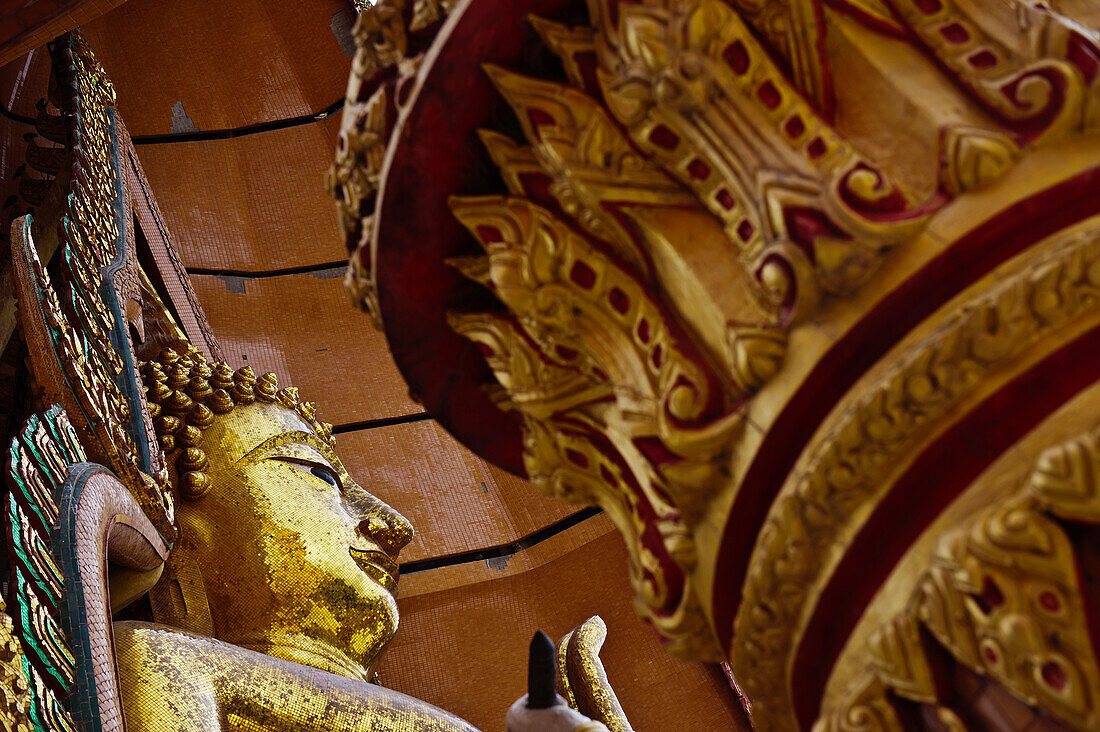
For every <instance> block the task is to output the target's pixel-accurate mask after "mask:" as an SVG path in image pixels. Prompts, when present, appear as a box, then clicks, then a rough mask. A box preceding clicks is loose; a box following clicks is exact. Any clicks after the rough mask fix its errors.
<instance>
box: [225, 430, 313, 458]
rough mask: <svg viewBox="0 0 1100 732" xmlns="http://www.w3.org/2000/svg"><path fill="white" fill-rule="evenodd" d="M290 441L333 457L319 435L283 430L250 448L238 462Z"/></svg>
mask: <svg viewBox="0 0 1100 732" xmlns="http://www.w3.org/2000/svg"><path fill="white" fill-rule="evenodd" d="M290 443H298V444H301V445H305V446H306V447H312V448H313V449H315V450H316V451H317V452H319V453H321V456H322V457H324V458H325V459H327V460H331V459H332V457H331V453H330V452H329V451H328V450H327V449H326V448H327V446H323V445H322V440H321V438H319V437H318V436H317V435H314V434H310V433H309V432H283V433H282V434H279V435H275V436H273V437H269V438H268V439H266V440H264V441H263V442H261V443H260V444H259V445H256V447H254V448H252V449H251V450H249V451H248V453H247V454H245V455H242V456H241V457H240V458H238V459H237V462H238V463H240V462H242V461H244V460H247V459H249V458H251V457H253V456H254V455H257V454H259V453H263V452H267V451H268V450H274V449H275V448H276V447H281V446H283V445H287V444H290Z"/></svg>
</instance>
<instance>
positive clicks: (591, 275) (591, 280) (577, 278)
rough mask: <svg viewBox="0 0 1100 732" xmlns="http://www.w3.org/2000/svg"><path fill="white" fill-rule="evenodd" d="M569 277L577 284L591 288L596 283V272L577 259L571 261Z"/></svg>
mask: <svg viewBox="0 0 1100 732" xmlns="http://www.w3.org/2000/svg"><path fill="white" fill-rule="evenodd" d="M569 279H571V280H573V282H575V283H576V284H577V286H579V287H583V288H584V289H586V290H591V289H592V287H593V285H595V284H596V273H595V272H593V271H592V268H591V267H589V266H588V265H587V264H585V263H584V262H582V261H580V260H579V259H578V260H577V261H576V262H574V263H573V269H571V270H569Z"/></svg>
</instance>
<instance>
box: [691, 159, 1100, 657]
mask: <svg viewBox="0 0 1100 732" xmlns="http://www.w3.org/2000/svg"><path fill="white" fill-rule="evenodd" d="M1097 190H1100V167H1094V168H1091V169H1089V170H1087V171H1085V172H1083V173H1080V174H1078V175H1076V176H1074V177H1073V178H1070V179H1069V180H1066V181H1063V182H1062V183H1059V184H1057V185H1055V186H1052V187H1050V188H1047V189H1045V190H1043V191H1041V192H1039V193H1037V194H1035V195H1033V196H1031V197H1030V198H1028V199H1025V200H1023V201H1019V202H1017V203H1015V204H1013V205H1012V206H1010V207H1008V208H1007V209H1005V210H1004V211H1002V212H1001V213H1000V214H998V215H996V216H995V217H993V218H992V219H990V220H989V221H986V222H984V223H982V224H981V225H979V226H978V228H976V229H974V230H973V231H971V232H970V233H968V234H966V235H965V236H963V237H962V238H960V239H959V240H958V241H957V242H955V244H954V245H952V246H951V247H950V248H949V249H948V250H946V251H944V252H943V253H941V254H940V255H938V256H937V257H936V258H935V259H933V260H932V261H931V262H929V263H928V264H926V265H925V266H924V267H923V268H922V269H921V270H920V271H919V272H917V273H916V274H914V275H913V276H912V277H910V278H909V280H907V281H906V282H905V283H903V284H902V285H901V286H899V287H898V288H897V289H896V290H894V292H892V293H890V294H889V295H887V296H886V297H885V298H883V300H882V301H881V302H879V304H878V305H876V306H875V307H874V308H873V309H872V310H871V311H870V312H869V313H867V314H866V315H865V316H864V317H863V319H862V320H861V321H860V322H859V323H857V324H856V325H855V326H854V327H853V328H852V329H851V330H850V331H849V332H848V333H847V334H846V335H844V336H843V337H842V338H841V339H840V340H839V341H838V342H837V343H836V344H834V346H833V347H832V348H831V349H829V351H828V352H827V353H826V354H825V356H824V357H823V358H822V359H821V361H820V362H818V364H817V366H815V367H814V369H813V371H811V372H810V374H809V376H807V377H806V379H805V381H803V383H802V385H801V386H800V387H799V389H798V391H797V393H795V395H794V396H793V397H792V398H791V400H790V402H789V403H788V404H787V405H786V407H784V409H783V411H782V412H781V413H780V415H779V416H778V417H777V418H776V420H775V422H774V424H773V425H772V427H771V428H770V429H769V430H768V432H767V435H765V437H764V441H763V443H762V444H761V445H760V448H759V449H758V450H757V451H756V456H755V458H754V460H753V463H752V465H751V466H750V467H749V470H748V472H747V473H746V475H745V478H744V480H743V481H742V482H741V486H740V489H739V491H738V494H737V497H736V498H735V499H734V503H733V506H732V508H731V510H730V519H729V522H728V523H727V525H726V528H725V531H724V534H723V537H722V545H721V547H720V549H719V553H718V559H717V563H716V566H715V577H716V578H718V581H716V582H715V584H714V595H713V600H712V601H713V607H714V622H715V628H716V631H717V633H718V637H719V639H720V640H721V642H722V643H723V644H725V646H726V647H728V646H729V643H730V641H731V640H732V635H733V618H734V615H735V614H736V612H737V606H738V605H739V604H740V602H741V585H742V584H743V583H744V579H745V572H746V570H747V568H748V561H749V556H750V554H751V552H752V547H753V544H754V543H755V542H756V537H757V534H758V533H759V532H760V529H761V528H762V527H763V524H764V520H765V518H766V516H767V512H768V508H769V507H770V506H771V504H772V501H773V500H774V499H775V496H776V494H777V493H778V491H779V489H780V487H781V486H782V485H783V481H784V480H785V479H786V477H787V475H788V474H789V473H790V471H791V468H792V467H793V466H794V463H795V461H796V460H797V459H798V456H799V454H800V453H801V452H802V449H803V448H804V447H805V445H806V443H807V441H809V439H810V437H812V436H813V433H814V431H815V430H816V429H817V427H818V425H820V424H821V422H822V420H824V419H825V417H826V415H828V413H829V411H830V410H831V409H832V408H833V407H834V406H835V405H836V403H837V402H838V401H839V400H840V399H841V397H842V396H843V395H844V393H845V392H847V391H848V389H850V388H851V386H852V385H853V384H854V383H855V382H856V381H857V380H858V379H859V377H860V376H862V375H863V373H864V372H865V371H866V370H867V369H868V368H869V367H870V366H871V365H872V364H874V363H875V362H876V361H878V360H879V359H880V358H882V356H883V355H885V354H886V352H887V351H888V350H889V349H890V348H892V347H893V346H894V345H896V344H897V342H898V341H899V340H901V338H902V337H903V336H904V335H905V334H906V333H908V332H909V331H910V330H911V329H912V328H913V327H915V326H916V325H917V324H918V323H920V322H921V321H922V320H924V319H925V318H927V317H928V316H929V315H931V314H932V313H933V312H935V311H936V310H937V309H939V308H940V307H941V306H942V305H943V304H944V303H945V302H947V301H948V300H949V299H951V298H952V297H954V296H955V295H956V294H958V293H959V292H960V291H961V290H963V289H965V288H966V287H968V286H969V285H970V284H972V283H973V282H975V281H976V280H978V279H979V278H981V277H982V276H984V275H986V274H987V273H988V272H990V271H991V270H992V269H993V268H995V267H996V266H998V265H999V264H1001V263H1003V262H1005V261H1007V260H1008V259H1010V258H1011V257H1013V256H1015V255H1016V254H1019V253H1020V252H1022V251H1024V250H1025V249H1027V247H1029V246H1031V245H1032V244H1033V243H1035V242H1037V241H1039V240H1040V239H1043V238H1044V237H1046V236H1049V235H1050V234H1052V233H1054V232H1056V231H1058V230H1060V229H1063V228H1065V227H1066V226H1068V225H1070V224H1072V223H1074V222H1076V221H1080V220H1082V219H1084V218H1087V217H1088V216H1092V215H1094V214H1097V213H1100V196H1097V195H1096V191H1097Z"/></svg>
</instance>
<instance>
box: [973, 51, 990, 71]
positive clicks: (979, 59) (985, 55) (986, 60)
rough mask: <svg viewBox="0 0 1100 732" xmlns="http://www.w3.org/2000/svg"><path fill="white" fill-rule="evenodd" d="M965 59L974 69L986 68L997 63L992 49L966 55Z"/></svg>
mask: <svg viewBox="0 0 1100 732" xmlns="http://www.w3.org/2000/svg"><path fill="white" fill-rule="evenodd" d="M966 60H967V62H968V63H969V64H970V65H971V66H973V67H974V68H976V69H988V68H990V67H991V66H996V65H997V57H996V56H994V55H993V52H992V51H978V52H977V53H976V54H974V55H973V56H968V57H967V59H966Z"/></svg>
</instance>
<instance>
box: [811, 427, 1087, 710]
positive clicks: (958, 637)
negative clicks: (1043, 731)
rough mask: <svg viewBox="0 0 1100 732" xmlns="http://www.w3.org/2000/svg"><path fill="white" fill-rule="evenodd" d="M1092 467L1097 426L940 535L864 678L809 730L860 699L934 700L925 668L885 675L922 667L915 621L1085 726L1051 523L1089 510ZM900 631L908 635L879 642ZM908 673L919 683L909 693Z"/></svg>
mask: <svg viewBox="0 0 1100 732" xmlns="http://www.w3.org/2000/svg"><path fill="white" fill-rule="evenodd" d="M1097 464H1100V429H1094V430H1092V431H1091V432H1089V433H1086V434H1083V435H1081V436H1079V437H1076V438H1074V439H1072V440H1069V441H1067V442H1065V443H1063V444H1061V445H1058V446H1055V447H1053V448H1050V449H1049V450H1047V451H1046V452H1044V453H1043V455H1042V456H1040V458H1039V459H1038V461H1037V462H1036V464H1035V466H1034V468H1033V469H1032V471H1031V473H1030V475H1029V476H1028V478H1027V479H1026V480H1025V481H1024V482H1023V485H1022V486H1021V487H1020V489H1019V491H1018V492H1017V494H1016V495H1015V496H1014V497H1012V498H1010V499H1009V500H1007V501H1005V502H1003V503H1001V504H999V505H996V506H992V507H989V508H986V509H984V510H982V511H980V512H978V513H977V514H976V515H974V516H972V517H971V518H970V519H969V520H967V521H966V522H964V523H963V524H962V525H961V526H958V527H957V528H955V529H954V530H952V531H951V532H949V533H948V534H946V535H945V536H944V537H943V538H942V540H941V541H940V544H939V546H938V548H937V549H936V551H935V553H934V554H933V556H932V558H931V561H930V563H929V566H928V568H927V569H926V570H925V572H924V574H923V575H922V576H921V578H920V580H919V582H918V584H917V587H916V589H915V590H914V593H913V595H912V597H911V598H910V601H909V603H908V606H907V607H906V609H905V610H904V611H903V612H902V613H901V614H899V615H898V616H896V617H895V618H893V619H891V620H890V621H889V622H888V623H887V624H886V625H885V626H884V627H883V628H882V629H880V630H879V631H878V632H877V633H876V634H875V635H874V636H873V637H872V641H871V647H870V650H871V654H872V657H873V660H874V673H873V674H872V675H871V677H870V678H869V679H867V678H865V679H864V680H863V681H861V682H859V683H858V684H856V685H855V686H854V687H853V690H852V691H851V692H850V693H849V695H848V696H847V698H846V700H845V702H844V703H843V704H842V705H840V706H839V707H838V708H837V709H834V710H831V711H829V712H827V713H826V714H824V715H823V716H822V717H821V718H820V719H819V720H818V723H817V725H816V726H815V730H817V729H820V730H824V729H826V728H830V729H831V728H834V727H836V726H837V720H840V719H844V718H846V717H847V716H849V715H851V714H852V713H855V712H858V710H861V709H863V708H864V707H866V706H867V705H868V704H869V703H870V704H871V705H872V706H874V707H877V708H881V707H882V705H883V704H884V703H886V700H887V697H888V695H890V694H893V695H897V696H900V697H905V698H908V699H912V700H914V701H918V702H921V703H925V704H929V705H932V706H934V707H936V706H937V705H939V704H941V703H942V700H940V699H938V695H937V692H936V688H935V686H934V685H933V684H930V683H928V682H929V680H930V679H931V675H930V674H926V673H925V672H924V671H921V672H920V673H917V674H913V673H908V674H901V675H900V676H899V674H897V673H896V672H894V669H895V668H896V667H897V665H898V664H897V662H896V660H895V659H899V658H905V659H907V660H908V661H909V662H910V663H909V665H910V666H911V667H912V668H916V669H921V668H924V669H927V667H928V661H927V659H926V658H925V655H924V653H925V651H924V650H923V647H922V645H921V643H920V641H919V638H918V637H917V636H916V633H917V632H918V630H917V629H918V628H921V627H922V628H924V629H925V630H927V632H928V633H929V634H930V635H931V637H933V638H935V640H936V641H937V642H938V643H939V644H940V645H941V646H942V647H943V648H945V649H946V650H947V651H948V652H950V654H951V655H952V656H954V658H955V659H956V660H957V661H958V662H959V663H960V664H962V665H963V666H966V667H967V668H969V669H970V670H972V671H974V672H976V673H978V674H979V675H981V676H983V677H987V678H990V679H993V680H995V681H996V682H998V683H999V684H1000V685H1002V686H1003V687H1004V688H1005V689H1007V690H1008V691H1009V692H1010V693H1011V694H1012V695H1013V696H1015V697H1016V698H1017V699H1019V700H1020V701H1022V702H1024V703H1025V704H1027V705H1029V706H1031V707H1033V708H1037V709H1041V710H1042V711H1044V712H1045V713H1047V714H1049V715H1051V716H1052V717H1054V718H1055V719H1058V720H1060V721H1062V722H1064V723H1066V724H1068V725H1070V726H1071V727H1072V728H1074V729H1094V728H1095V727H1096V725H1097V721H1098V698H1100V665H1098V663H1097V658H1096V656H1095V653H1094V651H1093V645H1092V640H1091V637H1090V634H1089V621H1088V617H1087V614H1086V608H1085V600H1084V597H1083V594H1082V588H1081V574H1080V572H1079V571H1078V564H1079V563H1078V559H1077V554H1076V551H1077V550H1076V549H1075V547H1074V545H1073V543H1072V542H1071V540H1070V538H1069V535H1068V534H1067V533H1066V530H1065V528H1064V527H1063V526H1062V524H1061V523H1060V522H1061V521H1064V520H1069V521H1082V520H1086V521H1087V520H1089V519H1087V518H1086V517H1088V516H1095V515H1096V512H1097V511H1098V507H1100V494H1097V492H1096V491H1095V488H1094V486H1095V482H1094V481H1093V476H1092V474H1091V471H1094V470H1095V467H1096V465H1097ZM902 629H904V631H902ZM899 631H902V632H899ZM902 637H908V638H909V641H908V642H903V643H897V642H883V640H884V639H889V638H902ZM899 648H904V649H905V650H904V651H902V652H899V651H898V649H899ZM914 678H916V679H920V683H919V684H917V686H916V688H914V686H913V684H912V681H911V680H912V679H914ZM868 689H873V690H874V691H873V693H869V692H868ZM938 708H939V709H940V710H941V717H943V718H945V719H948V718H950V717H954V718H955V719H957V716H955V715H954V712H952V711H951V710H949V709H945V708H943V707H938ZM958 728H961V727H958ZM892 729H900V727H898V726H897V725H895V726H894V727H892Z"/></svg>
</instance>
